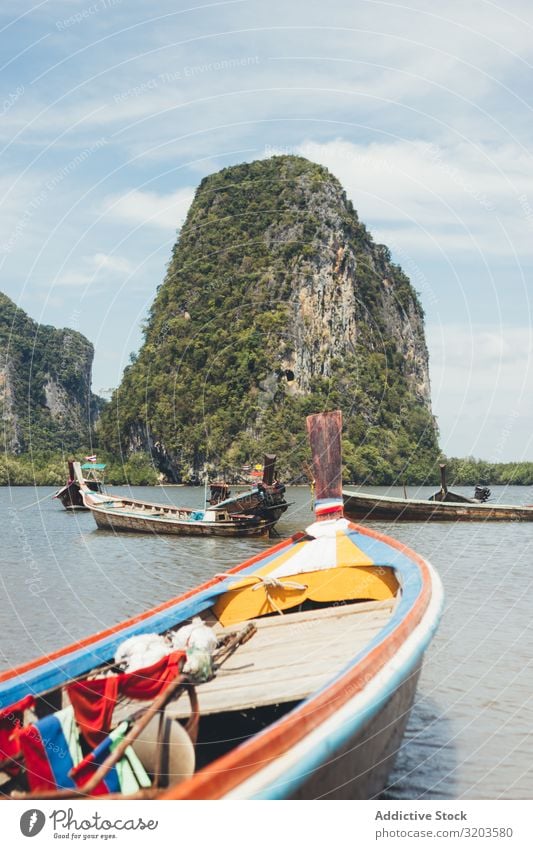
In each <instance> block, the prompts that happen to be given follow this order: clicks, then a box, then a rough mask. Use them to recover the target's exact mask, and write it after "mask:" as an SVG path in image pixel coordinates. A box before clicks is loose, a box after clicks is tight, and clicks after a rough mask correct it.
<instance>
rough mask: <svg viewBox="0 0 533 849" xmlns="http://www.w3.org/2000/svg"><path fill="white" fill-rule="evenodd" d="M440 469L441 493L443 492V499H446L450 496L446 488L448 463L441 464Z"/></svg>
mask: <svg viewBox="0 0 533 849" xmlns="http://www.w3.org/2000/svg"><path fill="white" fill-rule="evenodd" d="M439 467H440V491H441V492H442V495H443V498H442V500H443V501H444V499H445V498H446V496H447V494H448V487H447V486H446V463H439Z"/></svg>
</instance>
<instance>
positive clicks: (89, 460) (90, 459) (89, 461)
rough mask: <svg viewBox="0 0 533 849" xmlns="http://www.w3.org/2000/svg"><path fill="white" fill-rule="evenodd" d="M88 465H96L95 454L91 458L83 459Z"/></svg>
mask: <svg viewBox="0 0 533 849" xmlns="http://www.w3.org/2000/svg"><path fill="white" fill-rule="evenodd" d="M85 459H86V460H87V462H88V463H96V454H93V455H92V456H91V457H86V458H85Z"/></svg>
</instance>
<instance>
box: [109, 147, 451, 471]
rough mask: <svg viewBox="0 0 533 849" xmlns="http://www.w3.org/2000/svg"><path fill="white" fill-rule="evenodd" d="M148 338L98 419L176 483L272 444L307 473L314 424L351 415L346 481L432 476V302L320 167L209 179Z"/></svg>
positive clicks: (285, 462)
mask: <svg viewBox="0 0 533 849" xmlns="http://www.w3.org/2000/svg"><path fill="white" fill-rule="evenodd" d="M144 337H145V341H144V344H143V346H142V349H141V351H140V352H139V354H138V356H136V357H133V358H132V359H133V361H132V363H131V365H130V366H128V368H127V369H126V370H125V373H124V377H123V381H122V383H121V385H120V387H119V388H118V389H117V390H116V392H115V393H114V396H113V399H112V402H111V404H110V405H109V406H108V408H107V410H106V411H105V412H104V414H103V416H102V420H101V426H100V437H101V440H102V442H103V444H104V446H105V448H106V449H107V450H108V451H110V452H112V453H117V455H118V452H120V453H122V452H124V451H125V452H134V451H136V450H148V451H150V452H151V453H152V456H153V457H154V459H155V461H156V463H157V464H158V466H159V468H160V469H161V470H162V471H164V472H165V474H166V475H167V476H168V477H169V478H170V479H171V480H172V479H173V480H179V479H180V478H181V477H182V476H184V475H186V474H187V473H188V471H189V469H191V468H193V469H199V468H201V467H202V465H203V464H204V462H210V463H213V464H214V465H215V466H217V467H218V468H235V467H236V466H238V465H239V464H241V463H243V462H250V461H256V460H257V459H260V458H261V454H262V453H263V452H264V451H265V450H269V451H274V452H276V453H277V454H278V458H279V468H280V472H282V473H283V474H284V476H286V477H289V476H294V477H297V476H298V475H300V474H301V473H302V472H303V470H304V468H305V464H306V462H307V460H308V449H307V439H306V436H305V416H306V415H307V414H309V413H312V412H316V411H317V410H323V409H332V408H336V407H340V408H341V409H342V410H343V412H344V423H345V431H344V462H345V478H346V479H347V480H353V481H359V482H362V481H364V480H368V481H369V482H372V483H376V484H379V483H386V482H393V481H394V480H398V479H401V480H403V479H404V478H405V479H407V480H410V481H412V482H421V481H423V480H424V479H425V478H426V476H427V475H428V474H429V475H431V477H433V476H434V468H433V467H434V463H435V460H436V458H437V456H438V444H437V434H436V427H435V423H434V419H433V417H432V414H431V408H430V402H429V380H428V377H427V350H426V346H425V341H424V334H423V314H422V310H421V307H420V304H419V302H418V299H417V296H416V294H415V292H414V290H413V289H412V288H411V286H410V284H409V281H408V279H407V278H406V276H405V275H404V274H403V272H402V271H401V269H400V268H399V267H398V266H395V265H394V264H392V263H391V261H390V255H389V253H388V251H387V249H386V248H385V247H384V246H380V245H376V244H375V243H374V242H373V240H372V237H371V236H370V234H369V233H368V231H367V230H366V228H365V227H364V225H363V224H362V223H360V222H359V220H358V218H357V215H356V213H355V211H354V210H353V207H352V205H351V203H350V202H349V201H347V199H346V196H345V194H344V192H343V190H342V187H341V186H340V184H339V183H338V181H337V180H336V179H335V178H334V177H333V176H332V175H331V174H330V173H329V172H328V171H327V170H326V169H325V168H323V167H321V166H318V165H315V164H312V163H310V162H308V161H307V160H305V159H302V158H299V157H289V156H283V157H273V158H272V159H267V160H262V161H257V162H252V163H250V164H243V165H239V166H235V167H231V168H226V169H224V170H223V171H220V172H219V173H217V174H214V175H212V176H210V177H208V178H206V179H204V180H203V181H202V183H201V184H200V186H199V188H198V191H197V193H196V197H195V200H194V202H193V204H192V207H191V209H190V212H189V215H188V217H187V220H186V223H185V225H184V227H183V229H182V231H181V234H180V237H179V239H178V241H177V242H176V244H175V246H174V249H173V252H172V257H171V260H170V264H169V267H168V273H167V275H166V278H165V281H164V283H163V284H162V285H161V286H160V287H159V289H158V293H157V296H156V298H155V300H154V303H153V305H152V308H151V310H150V313H149V316H148V319H147V322H146V325H145V328H144Z"/></svg>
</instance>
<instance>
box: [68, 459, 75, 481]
mask: <svg viewBox="0 0 533 849" xmlns="http://www.w3.org/2000/svg"><path fill="white" fill-rule="evenodd" d="M67 464H68V482H69V483H71V482H72V481H74V480H75V477H74V460H67Z"/></svg>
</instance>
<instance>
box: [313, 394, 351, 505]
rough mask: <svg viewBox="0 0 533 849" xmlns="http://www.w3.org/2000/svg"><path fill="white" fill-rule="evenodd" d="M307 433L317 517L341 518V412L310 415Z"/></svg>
mask: <svg viewBox="0 0 533 849" xmlns="http://www.w3.org/2000/svg"><path fill="white" fill-rule="evenodd" d="M307 432H308V434H309V441H310V443H311V453H312V455H313V474H314V478H315V515H316V518H317V520H318V521H320V520H324V519H340V518H342V516H343V500H342V460H341V432H342V413H341V411H340V410H335V411H334V412H331V413H317V414H316V415H313V416H307Z"/></svg>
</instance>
